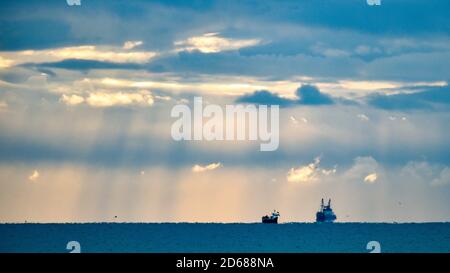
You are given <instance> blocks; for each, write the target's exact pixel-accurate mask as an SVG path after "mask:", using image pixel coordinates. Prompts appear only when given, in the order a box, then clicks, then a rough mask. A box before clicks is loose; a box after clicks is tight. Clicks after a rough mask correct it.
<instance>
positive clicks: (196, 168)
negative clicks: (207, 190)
mask: <svg viewBox="0 0 450 273" xmlns="http://www.w3.org/2000/svg"><path fill="white" fill-rule="evenodd" d="M221 166H222V163H220V162H218V163H211V164H209V165H204V166H202V165H198V164H196V165H194V166H193V167H192V171H193V172H194V173H200V172H206V171H212V170H215V169H217V168H220V167H221Z"/></svg>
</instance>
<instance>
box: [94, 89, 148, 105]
mask: <svg viewBox="0 0 450 273" xmlns="http://www.w3.org/2000/svg"><path fill="white" fill-rule="evenodd" d="M86 102H87V103H88V104H89V105H90V106H94V107H110V106H124V105H131V104H138V105H152V104H153V103H154V100H153V96H152V95H151V94H150V93H147V94H146V93H123V92H116V93H106V92H96V93H91V94H89V97H87V99H86Z"/></svg>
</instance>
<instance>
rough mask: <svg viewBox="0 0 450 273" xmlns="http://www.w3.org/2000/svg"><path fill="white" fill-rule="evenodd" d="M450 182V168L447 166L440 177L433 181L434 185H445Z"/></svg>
mask: <svg viewBox="0 0 450 273" xmlns="http://www.w3.org/2000/svg"><path fill="white" fill-rule="evenodd" d="M448 184H450V168H449V167H445V168H444V169H443V170H442V171H441V173H440V174H439V176H438V177H436V178H435V179H433V180H432V181H431V185H432V186H444V185H448Z"/></svg>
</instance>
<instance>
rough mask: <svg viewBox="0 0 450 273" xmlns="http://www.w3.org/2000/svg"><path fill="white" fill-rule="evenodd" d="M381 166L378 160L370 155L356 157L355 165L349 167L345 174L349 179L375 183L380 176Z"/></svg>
mask: <svg viewBox="0 0 450 273" xmlns="http://www.w3.org/2000/svg"><path fill="white" fill-rule="evenodd" d="M380 173H381V168H380V166H379V165H378V162H377V161H376V160H375V159H374V158H372V157H370V156H366V157H356V158H355V159H354V164H353V166H352V167H351V168H350V169H348V170H347V171H346V173H345V176H346V177H348V179H349V180H353V181H364V182H366V183H373V182H375V181H376V180H377V179H379V178H380Z"/></svg>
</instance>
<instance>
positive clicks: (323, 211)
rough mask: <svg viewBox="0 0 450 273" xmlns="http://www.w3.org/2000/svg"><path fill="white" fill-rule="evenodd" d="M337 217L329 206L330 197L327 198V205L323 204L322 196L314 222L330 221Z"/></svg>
mask: <svg viewBox="0 0 450 273" xmlns="http://www.w3.org/2000/svg"><path fill="white" fill-rule="evenodd" d="M336 219H337V217H336V214H334V212H333V209H332V208H331V199H329V200H328V205H324V203H323V198H322V203H321V205H320V209H319V211H318V212H317V213H316V222H318V223H332V222H334V221H335V220H336Z"/></svg>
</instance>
